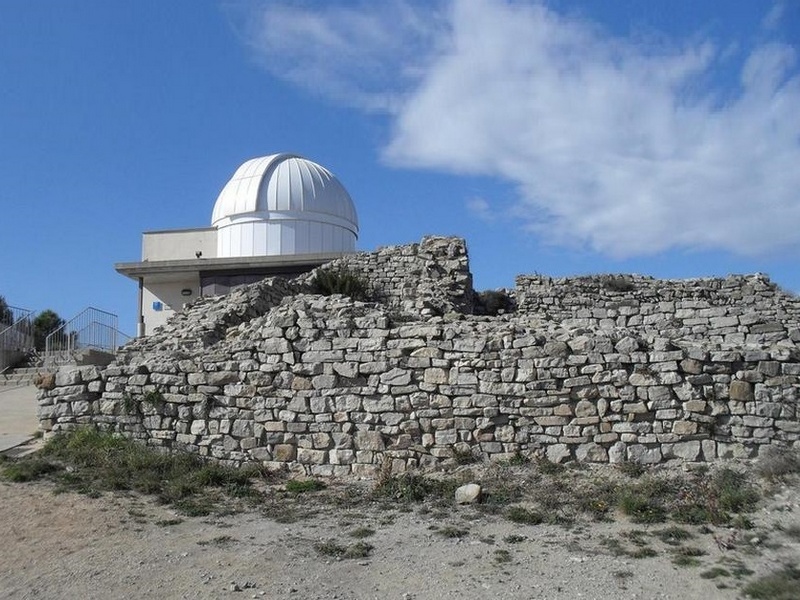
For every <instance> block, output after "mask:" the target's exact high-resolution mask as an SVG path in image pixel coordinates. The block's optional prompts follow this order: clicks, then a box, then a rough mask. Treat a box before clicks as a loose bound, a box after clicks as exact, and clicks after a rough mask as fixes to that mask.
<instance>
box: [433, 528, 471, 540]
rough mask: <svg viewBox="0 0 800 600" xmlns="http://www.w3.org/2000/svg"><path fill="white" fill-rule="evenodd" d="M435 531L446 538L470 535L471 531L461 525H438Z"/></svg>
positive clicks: (459, 537)
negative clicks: (439, 526)
mask: <svg viewBox="0 0 800 600" xmlns="http://www.w3.org/2000/svg"><path fill="white" fill-rule="evenodd" d="M434 531H436V533H438V534H439V535H441V536H442V537H446V538H457V539H461V538H463V537H464V536H466V535H469V531H468V530H467V529H461V528H460V527H455V526H454V525H446V526H444V527H441V528H438V527H437V528H436V529H435V530H434Z"/></svg>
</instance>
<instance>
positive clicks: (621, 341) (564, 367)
mask: <svg viewBox="0 0 800 600" xmlns="http://www.w3.org/2000/svg"><path fill="white" fill-rule="evenodd" d="M336 262H337V263H339V264H336V265H333V266H334V267H336V268H338V267H346V268H348V269H350V270H352V271H354V272H357V273H361V274H362V275H363V276H365V277H366V278H367V279H368V280H369V282H370V284H371V286H372V290H373V292H374V293H375V295H376V297H377V298H378V299H379V300H380V301H379V302H374V303H364V302H356V301H353V300H351V299H350V298H346V297H343V296H330V297H323V296H318V295H313V294H310V293H308V292H309V290H310V281H311V279H312V277H313V274H312V275H308V276H304V277H301V278H299V279H297V280H294V281H285V280H283V279H279V278H275V279H270V280H265V281H263V282H261V283H258V284H253V285H250V286H245V287H242V288H240V289H237V290H236V291H234V292H233V293H232V294H230V295H228V296H225V297H214V298H203V299H200V300H199V301H198V302H197V303H195V304H194V305H192V306H191V307H189V308H187V310H185V311H184V312H183V313H181V314H178V315H176V316H175V318H174V319H173V320H172V321H170V322H169V323H168V324H167V325H165V326H164V327H163V328H161V329H160V330H159V331H157V332H156V333H154V334H153V335H152V336H150V337H148V338H143V339H139V340H135V341H134V342H132V343H130V344H128V345H127V346H126V347H124V348H123V349H122V350H121V351H120V352H119V353H118V355H117V357H116V362H115V363H112V364H111V365H109V366H108V367H106V368H105V369H99V368H94V367H82V368H72V369H65V370H62V371H60V372H59V373H58V374H57V376H56V378H55V381H54V382H53V383H54V385H53V386H52V387H51V389H44V390H42V392H41V394H40V400H39V402H40V409H39V416H40V423H41V427H42V429H43V430H44V431H45V432H47V433H48V434H49V433H51V432H58V431H64V430H68V429H71V428H74V427H77V426H80V425H96V426H100V427H103V428H107V429H110V430H113V431H117V432H120V433H122V434H124V435H127V436H130V437H132V438H136V439H140V440H142V441H143V442H145V443H147V444H149V445H151V446H157V447H163V448H165V449H170V450H180V451H188V452H194V453H197V454H200V455H202V456H208V457H213V458H215V459H217V460H220V461H223V462H226V463H230V464H242V463H246V462H251V461H257V462H260V463H264V464H267V465H269V466H279V465H285V464H289V465H290V466H291V467H292V468H294V469H296V470H298V471H303V472H305V473H308V474H312V475H349V474H355V475H373V474H374V473H375V472H376V470H377V469H378V468H380V465H382V464H384V463H386V464H390V465H391V468H392V470H393V471H395V472H401V471H404V470H407V469H411V468H433V467H435V466H436V465H437V464H439V463H441V462H445V461H453V460H455V459H462V458H463V457H465V456H467V455H469V454H471V455H473V456H475V457H476V458H489V459H512V458H514V457H516V456H523V457H531V456H543V457H546V458H548V459H549V460H552V461H555V462H563V461H568V460H580V461H590V462H612V463H618V462H622V461H635V462H640V463H658V462H661V461H665V460H670V459H682V460H688V461H702V460H714V459H716V458H719V457H728V456H737V457H748V456H753V455H755V454H757V453H758V451H759V449H760V448H761V447H763V446H765V445H770V444H773V445H782V446H791V445H800V441H799V440H800V418H799V417H800V414H799V413H798V395H799V392H800V380H799V379H798V375H800V349H798V342H799V341H800V326H799V325H798V323H799V322H800V320H799V319H798V316H800V304H798V299H797V298H795V297H794V296H791V295H788V294H786V293H784V292H782V291H780V290H779V289H778V288H777V287H776V286H775V285H774V284H772V283H771V282H770V281H769V280H768V279H767V278H766V277H764V276H762V275H755V276H751V277H729V278H726V279H703V280H690V281H658V280H654V279H649V278H642V277H622V276H613V277H610V276H597V277H588V278H573V279H560V280H552V279H549V278H545V277H540V276H533V277H520V278H518V280H517V287H516V289H515V290H511V291H509V292H508V294H509V295H510V296H511V297H512V298H513V300H514V301H515V303H516V305H517V310H516V311H515V312H512V313H509V314H504V315H500V316H496V317H487V316H476V315H473V314H471V312H472V308H473V303H474V293H473V290H472V283H471V282H472V279H471V275H470V274H469V265H468V260H467V253H466V246H465V244H464V242H463V240H459V239H455V238H440V237H430V238H425V239H423V240H422V242H421V243H420V244H413V245H409V246H401V247H393V248H384V249H382V250H379V251H378V252H375V253H371V254H366V253H365V254H357V255H352V256H348V257H346V258H343V259H340V260H339V261H336Z"/></svg>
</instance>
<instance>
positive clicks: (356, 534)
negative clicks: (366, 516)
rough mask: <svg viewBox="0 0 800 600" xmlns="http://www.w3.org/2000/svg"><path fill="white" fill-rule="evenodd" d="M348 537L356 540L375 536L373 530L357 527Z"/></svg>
mask: <svg viewBox="0 0 800 600" xmlns="http://www.w3.org/2000/svg"><path fill="white" fill-rule="evenodd" d="M349 535H350V537H353V538H356V539H363V538H368V537H371V536H373V535H375V530H374V529H372V528H371V527H358V528H357V529H353V531H351V532H350V533H349Z"/></svg>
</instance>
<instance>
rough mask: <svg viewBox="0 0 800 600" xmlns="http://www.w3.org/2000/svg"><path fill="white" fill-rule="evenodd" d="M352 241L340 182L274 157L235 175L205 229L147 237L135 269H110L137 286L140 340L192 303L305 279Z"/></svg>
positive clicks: (303, 162)
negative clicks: (272, 280)
mask: <svg viewBox="0 0 800 600" xmlns="http://www.w3.org/2000/svg"><path fill="white" fill-rule="evenodd" d="M357 238H358V217H357V215H356V210H355V206H354V205H353V201H352V200H351V198H350V195H349V194H348V193H347V190H345V188H344V186H342V184H341V183H340V182H339V180H338V179H336V177H334V175H333V174H332V173H331V172H330V171H328V170H327V169H326V168H324V167H322V166H320V165H318V164H316V163H314V162H312V161H310V160H307V159H305V158H302V157H300V156H296V155H292V154H273V155H271V156H264V157H260V158H254V159H252V160H248V161H247V162H245V163H244V164H243V165H242V166H240V167H239V168H238V169H237V170H236V172H235V173H234V174H233V177H231V179H230V181H228V183H227V184H225V187H223V188H222V191H221V192H220V194H219V197H218V198H217V201H216V203H215V204H214V210H213V212H212V217H211V227H203V228H196V229H175V230H167V231H146V232H144V234H143V236H142V259H141V261H140V262H129V263H117V264H116V265H114V268H115V269H116V270H117V272H119V273H121V274H123V275H125V276H127V277H130V278H131V279H133V280H134V281H136V282H137V283H138V284H139V301H138V307H139V310H138V313H137V314H138V315H139V317H138V328H137V329H138V331H137V334H138V335H140V336H142V335H148V334H150V333H152V331H153V329H155V328H156V327H158V326H159V325H162V324H163V323H165V322H166V321H167V319H168V318H169V317H170V316H171V315H173V314H174V313H175V312H176V311H179V310H181V308H182V307H183V305H184V304H186V303H188V302H190V301H191V300H193V299H194V298H196V297H197V296H198V295H203V296H209V295H218V294H225V293H227V292H228V291H229V290H230V289H231V288H232V287H235V286H237V285H242V284H245V283H252V282H255V281H259V280H261V279H263V278H265V277H269V276H272V275H284V276H292V275H298V274H300V273H305V272H307V271H309V270H311V269H313V268H314V267H317V266H319V265H321V264H324V263H326V262H328V261H331V260H333V259H334V258H337V257H339V256H342V255H343V254H346V253H349V252H353V251H355V243H356V239H357Z"/></svg>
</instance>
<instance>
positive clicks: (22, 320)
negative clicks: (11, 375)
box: [0, 306, 34, 373]
mask: <svg viewBox="0 0 800 600" xmlns="http://www.w3.org/2000/svg"><path fill="white" fill-rule="evenodd" d="M33 348H34V336H33V311H32V310H28V309H26V308H18V307H16V306H9V307H7V310H5V311H3V314H2V315H0V373H2V372H3V371H5V370H7V369H9V368H11V367H13V366H14V365H15V364H16V363H17V362H19V361H20V360H21V359H22V358H23V357H24V356H25V355H26V354H27V353H28V352H31V351H32V350H33Z"/></svg>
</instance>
